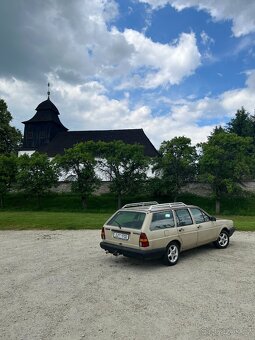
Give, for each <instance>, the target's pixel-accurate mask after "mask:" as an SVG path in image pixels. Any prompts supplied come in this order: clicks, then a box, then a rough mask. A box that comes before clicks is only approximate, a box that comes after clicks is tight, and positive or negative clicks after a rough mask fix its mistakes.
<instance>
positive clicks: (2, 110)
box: [0, 99, 22, 155]
mask: <svg viewBox="0 0 255 340" xmlns="http://www.w3.org/2000/svg"><path fill="white" fill-rule="evenodd" d="M11 121H12V115H11V113H10V112H9V111H8V108H7V105H6V103H5V101H4V100H3V99H0V154H5V155H8V154H10V153H12V152H14V153H16V152H17V150H18V147H19V145H20V142H21V138H22V135H21V132H20V131H19V130H17V129H16V128H15V127H13V126H10V122H11Z"/></svg>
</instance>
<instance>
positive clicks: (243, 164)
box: [199, 132, 255, 213]
mask: <svg viewBox="0 0 255 340" xmlns="http://www.w3.org/2000/svg"><path fill="white" fill-rule="evenodd" d="M201 147H202V155H201V158H200V162H199V166H200V173H201V176H202V178H203V179H204V180H206V181H207V182H209V183H210V185H211V187H212V189H213V191H214V194H215V197H216V213H219V212H220V199H221V197H222V195H223V194H224V193H233V192H234V191H235V190H236V189H237V183H240V182H242V181H243V180H244V179H247V178H249V177H252V175H254V174H253V169H254V165H255V163H254V146H253V143H252V139H251V138H250V137H241V136H237V135H236V134H234V133H227V132H221V133H216V134H213V135H211V136H210V138H209V139H208V142H207V143H202V144H201Z"/></svg>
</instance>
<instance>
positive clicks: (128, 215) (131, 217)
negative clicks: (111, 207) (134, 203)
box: [107, 211, 145, 229]
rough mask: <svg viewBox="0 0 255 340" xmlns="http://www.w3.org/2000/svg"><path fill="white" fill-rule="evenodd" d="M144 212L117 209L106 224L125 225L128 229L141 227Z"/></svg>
mask: <svg viewBox="0 0 255 340" xmlns="http://www.w3.org/2000/svg"><path fill="white" fill-rule="evenodd" d="M144 219H145V213H143V212H136V211H118V212H117V213H116V214H115V215H114V216H113V217H112V218H111V219H110V220H109V221H108V222H107V225H111V226H118V227H125V228H130V229H141V228H142V225H143V221H144Z"/></svg>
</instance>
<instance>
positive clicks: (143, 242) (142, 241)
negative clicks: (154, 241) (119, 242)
mask: <svg viewBox="0 0 255 340" xmlns="http://www.w3.org/2000/svg"><path fill="white" fill-rule="evenodd" d="M139 245H140V247H149V245H150V244H149V240H148V238H147V236H146V234H145V233H141V235H140V238H139Z"/></svg>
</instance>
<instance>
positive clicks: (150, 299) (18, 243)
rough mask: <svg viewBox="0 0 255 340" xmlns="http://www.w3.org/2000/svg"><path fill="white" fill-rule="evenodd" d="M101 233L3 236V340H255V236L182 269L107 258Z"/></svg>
mask: <svg viewBox="0 0 255 340" xmlns="http://www.w3.org/2000/svg"><path fill="white" fill-rule="evenodd" d="M99 241H100V231H88V230H87V231H85V230H82V231H1V232H0V285H1V289H0V339H8V340H10V339H24V340H25V339H26V340H27V339H32V340H37V339H72V340H76V339H104V340H107V339H117V340H120V339H128V340H132V339H134V340H140V339H141V340H142V339H146V340H149V339H153V340H154V339H157V340H160V339H191V340H195V339H217V340H218V339H228V340H232V339H238V340H240V339H249V340H250V339H254V334H255V282H254V281H255V271H254V264H255V247H254V244H255V233H251V232H246V233H244V232H243V233H241V232H236V233H235V234H234V235H233V236H232V238H231V241H230V246H229V247H228V248H227V249H225V250H217V249H215V248H214V247H213V246H211V245H207V246H203V247H200V248H197V249H195V250H192V251H188V252H185V253H182V254H181V259H180V261H179V263H178V264H177V265H176V266H174V267H165V266H163V265H162V264H161V262H160V261H152V262H142V261H139V260H135V259H128V258H125V257H122V256H119V257H114V256H112V255H110V254H108V255H106V254H105V253H104V251H103V250H102V249H101V248H100V247H99Z"/></svg>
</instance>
